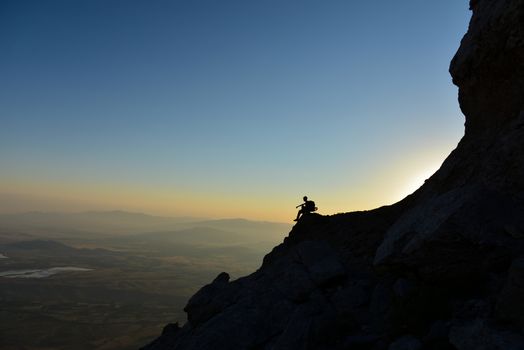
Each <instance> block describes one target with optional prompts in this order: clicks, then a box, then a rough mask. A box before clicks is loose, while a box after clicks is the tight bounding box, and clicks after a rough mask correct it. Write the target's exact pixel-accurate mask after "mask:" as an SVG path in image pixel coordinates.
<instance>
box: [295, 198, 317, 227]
mask: <svg viewBox="0 0 524 350" xmlns="http://www.w3.org/2000/svg"><path fill="white" fill-rule="evenodd" d="M303 199H304V203H302V204H299V205H297V206H296V208H298V207H300V210H299V211H298V213H297V218H296V219H295V220H293V221H298V219H299V218H300V216H301V215H304V214H308V213H311V212H313V211H316V210H317V209H318V208H317V207H315V202H313V201H308V200H307V196H304V198H303Z"/></svg>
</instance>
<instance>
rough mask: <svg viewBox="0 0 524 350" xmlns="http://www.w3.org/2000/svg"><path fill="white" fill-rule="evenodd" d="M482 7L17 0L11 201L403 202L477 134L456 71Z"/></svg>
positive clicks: (5, 186) (7, 21)
mask: <svg viewBox="0 0 524 350" xmlns="http://www.w3.org/2000/svg"><path fill="white" fill-rule="evenodd" d="M469 16H470V13H469V10H468V2H467V1H466V0H463V1H457V0H442V1H427V0H405V1H385V0H383V1H349V0H334V1H325V0H323V1H321V0H317V1H309V0H258V1H255V0H253V1H246V0H238V1H228V0H223V1H222V0H221V1H218V0H206V1H195V0H193V1H189V0H187V1H162V0H160V1H145V0H144V1H133V0H121V1H115V0H89V1H73V0H63V1H55V0H45V1H42V0H36V1H24V0H16V1H9V0H4V1H2V2H0V52H1V55H0V77H1V78H0V79H1V81H2V83H1V84H0V120H1V128H0V164H1V171H0V211H23V210H66V209H71V210H73V209H75V210H76V209H78V210H82V209H88V208H94V209H99V208H107V209H116V208H118V209H132V210H140V211H146V212H156V213H162V214H172V215H177V214H183V215H187V214H190V215H208V216H230V217H231V216H244V217H251V218H263V219H275V220H286V218H287V217H288V216H289V215H291V216H292V215H293V214H292V212H293V210H294V209H293V207H294V205H296V204H298V202H299V201H300V199H301V197H302V195H304V194H309V195H310V197H313V199H315V200H316V201H317V204H319V206H320V207H321V209H323V210H321V211H323V212H324V213H332V212H337V211H347V210H355V209H369V208H371V207H373V206H378V205H381V204H388V203H391V202H393V201H395V200H398V199H400V198H401V197H402V196H404V195H406V194H407V193H408V192H409V190H412V189H414V187H416V184H418V183H420V181H422V180H423V178H424V177H425V176H426V175H428V174H429V173H430V172H431V171H432V170H435V168H436V167H438V166H439V164H440V163H441V162H442V160H443V159H444V157H445V156H446V155H447V154H448V153H449V152H450V151H451V150H452V149H453V148H454V147H455V145H456V144H457V142H458V141H459V139H460V137H461V135H462V133H463V117H462V115H461V113H460V110H459V108H458V104H457V101H456V100H457V90H456V88H455V87H454V86H453V85H452V84H451V79H450V77H449V74H448V72H447V69H448V66H449V61H450V59H451V58H452V56H453V54H454V52H455V51H456V49H457V48H458V45H459V42H460V39H461V37H462V36H463V34H464V33H465V31H466V29H467V23H468V21H469ZM13 198H17V199H16V200H13ZM2 200H3V202H2Z"/></svg>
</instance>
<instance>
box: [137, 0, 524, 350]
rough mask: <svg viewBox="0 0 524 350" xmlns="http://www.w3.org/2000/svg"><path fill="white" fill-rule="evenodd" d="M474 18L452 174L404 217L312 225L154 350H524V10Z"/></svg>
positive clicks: (511, 7) (444, 174) (420, 195)
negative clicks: (460, 133)
mask: <svg viewBox="0 0 524 350" xmlns="http://www.w3.org/2000/svg"><path fill="white" fill-rule="evenodd" d="M470 7H471V9H472V11H473V15H472V19H471V22H470V25H469V29H468V32H467V34H466V35H465V36H464V38H463V40H462V42H461V45H460V48H459V50H458V52H457V54H456V55H455V57H454V58H453V60H452V62H451V67H450V73H451V75H452V77H453V82H454V83H455V84H456V85H457V86H458V88H459V103H460V107H461V109H462V111H463V113H464V115H465V116H466V131H465V135H464V137H463V138H462V140H461V141H460V143H459V144H458V146H457V148H456V149H455V150H454V151H453V152H452V153H451V154H450V156H449V157H448V158H447V159H446V161H445V162H444V164H443V165H442V167H441V168H440V169H439V170H438V171H437V172H436V173H435V174H434V175H433V176H432V177H431V178H430V179H428V180H427V181H426V183H425V184H424V185H423V186H422V187H421V188H420V189H419V190H417V191H416V192H415V193H414V194H412V195H410V196H408V197H407V198H405V199H404V200H402V201H401V202H399V203H396V204H394V205H392V206H387V207H382V208H378V209H375V210H372V211H366V212H354V213H347V214H337V215H333V216H320V215H316V214H311V215H308V216H305V217H303V218H302V219H301V220H300V221H299V222H298V223H297V225H295V227H294V228H293V229H292V231H291V232H290V234H289V236H288V237H286V239H285V240H284V242H283V243H282V244H281V245H279V246H277V247H275V248H274V249H273V250H272V251H271V253H269V254H268V255H267V256H266V257H265V258H264V261H263V264H262V266H261V267H260V268H259V269H258V270H257V271H256V272H254V273H253V274H251V275H249V276H246V277H243V278H240V279H237V280H235V281H229V275H228V274H227V273H221V274H220V275H218V276H217V277H216V278H215V280H214V281H213V282H212V283H210V284H208V285H206V286H204V287H203V288H202V289H201V290H200V291H198V292H197V293H196V294H195V295H194V296H193V297H192V298H191V299H190V300H189V302H188V304H187V306H186V308H185V311H186V312H187V315H188V322H187V323H186V324H185V325H184V326H183V327H181V328H180V327H179V326H178V325H176V324H171V325H168V326H166V327H165V329H164V331H163V333H162V335H161V336H160V337H159V338H158V339H156V340H155V341H154V342H152V343H151V344H149V345H147V346H145V347H144V348H143V349H147V350H163V349H184V350H186V349H195V350H196V349H211V348H212V349H215V350H219V349H275V350H276V349H376V350H379V349H389V350H404V349H406V350H409V349H412V350H417V349H439V350H445V349H457V350H472V349H475V350H483V349H485V350H488V349H489V350H492V349H501V350H522V349H524V0H472V1H471V2H470Z"/></svg>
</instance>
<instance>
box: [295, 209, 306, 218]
mask: <svg viewBox="0 0 524 350" xmlns="http://www.w3.org/2000/svg"><path fill="white" fill-rule="evenodd" d="M303 212H304V209H303V208H302V209H300V210H299V211H298V213H297V218H296V219H295V220H294V221H298V219H299V218H300V215H301V214H303Z"/></svg>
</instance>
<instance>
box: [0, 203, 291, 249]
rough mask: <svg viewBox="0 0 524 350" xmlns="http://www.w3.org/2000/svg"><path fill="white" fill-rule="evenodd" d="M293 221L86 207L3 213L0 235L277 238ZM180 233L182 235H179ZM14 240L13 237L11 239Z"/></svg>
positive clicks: (224, 240) (231, 240)
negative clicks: (106, 209)
mask: <svg viewBox="0 0 524 350" xmlns="http://www.w3.org/2000/svg"><path fill="white" fill-rule="evenodd" d="M290 229H291V224H286V223H278V222H267V221H251V220H246V219H239V218H235V219H218V220H210V219H202V218H194V217H163V216H153V215H148V214H144V213H133V212H127V211H86V212H79V213H53V212H26V213H20V214H3V215H0V237H2V235H3V236H7V235H10V236H11V238H12V236H13V232H18V233H20V234H23V235H27V234H29V235H31V236H34V237H46V238H73V237H77V238H81V237H86V238H87V237H89V238H92V239H93V238H97V237H98V238H104V237H107V236H115V235H118V236H128V235H137V234H141V235H144V236H149V237H150V238H151V239H153V238H155V237H156V238H159V237H162V239H165V238H168V237H171V238H170V239H173V240H177V239H181V237H189V236H192V238H193V239H196V240H200V239H202V240H204V239H206V240H208V241H210V242H218V241H220V242H224V243H226V242H227V243H232V242H234V241H238V242H243V241H246V240H247V241H249V242H253V241H257V240H262V241H274V240H278V239H281V238H283V237H284V236H285V235H286V234H287V233H288V232H289V230H290ZM177 237H178V238H177ZM11 240H12V239H11Z"/></svg>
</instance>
